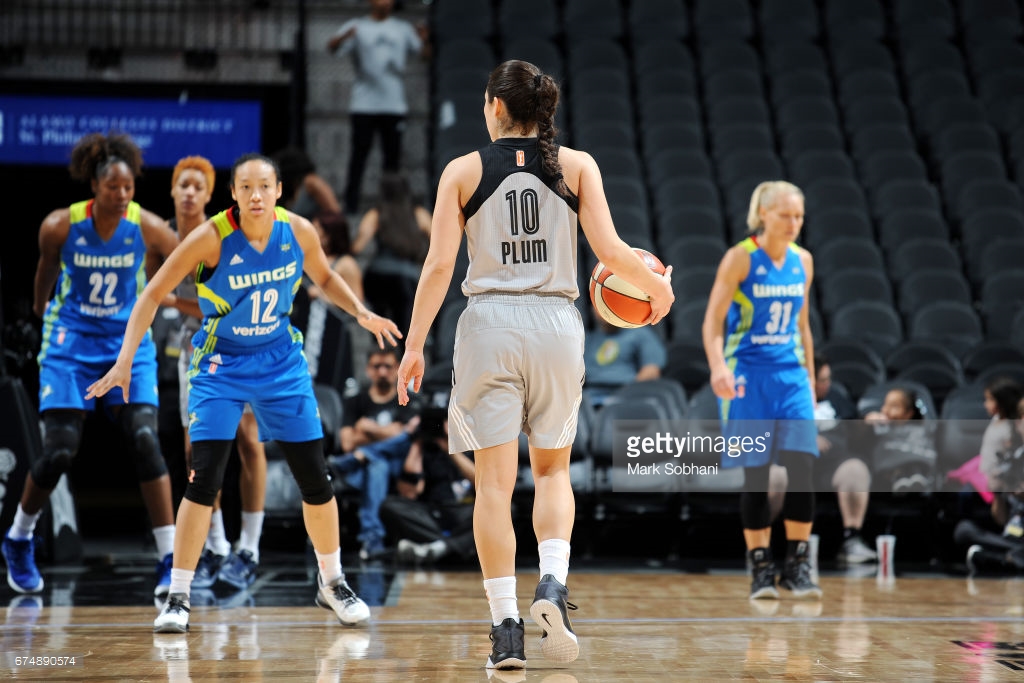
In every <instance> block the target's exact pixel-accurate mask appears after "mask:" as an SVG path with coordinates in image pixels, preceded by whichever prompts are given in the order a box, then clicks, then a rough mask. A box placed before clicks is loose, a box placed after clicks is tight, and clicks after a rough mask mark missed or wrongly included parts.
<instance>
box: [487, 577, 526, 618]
mask: <svg viewBox="0 0 1024 683" xmlns="http://www.w3.org/2000/svg"><path fill="white" fill-rule="evenodd" d="M484 592H486V593H487V604H488V605H490V607H491V623H492V624H493V625H494V626H497V625H498V624H500V623H501V622H503V621H505V620H506V619H508V618H509V617H511V618H512V619H515V620H516V621H519V604H518V603H517V602H516V577H514V576H502V577H499V578H497V579H484Z"/></svg>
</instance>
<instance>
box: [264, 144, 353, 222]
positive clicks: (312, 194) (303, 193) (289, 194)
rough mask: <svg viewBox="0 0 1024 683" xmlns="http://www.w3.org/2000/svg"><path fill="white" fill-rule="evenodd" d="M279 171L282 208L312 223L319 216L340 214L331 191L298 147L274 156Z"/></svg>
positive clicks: (286, 149)
mask: <svg viewBox="0 0 1024 683" xmlns="http://www.w3.org/2000/svg"><path fill="white" fill-rule="evenodd" d="M274 161H276V162H277V165H278V167H279V168H280V169H281V205H282V206H284V207H285V208H286V209H288V210H289V211H291V212H293V213H297V214H299V215H300V216H302V217H303V218H308V219H309V220H310V221H312V220H313V219H314V218H315V217H316V216H318V215H320V214H321V213H341V204H340V203H339V202H338V196H337V195H336V194H334V189H333V188H332V187H331V185H330V183H328V182H327V181H326V180H325V179H324V178H322V177H321V176H320V175H318V174H317V172H316V165H314V164H313V161H312V159H310V158H309V155H308V154H306V152H304V151H303V150H301V149H299V148H298V147H285V148H284V149H281V150H278V151H277V152H276V153H274Z"/></svg>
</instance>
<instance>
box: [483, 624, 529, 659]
mask: <svg viewBox="0 0 1024 683" xmlns="http://www.w3.org/2000/svg"><path fill="white" fill-rule="evenodd" d="M525 635H526V627H525V626H524V625H523V620H522V619H520V620H519V621H516V620H515V619H513V618H512V617H509V618H507V619H505V620H504V621H503V622H501V623H500V624H498V625H497V626H492V627H491V656H490V657H488V658H487V668H488V669H525V668H526V654H525V652H526V650H525V648H524V647H523V639H524V637H525Z"/></svg>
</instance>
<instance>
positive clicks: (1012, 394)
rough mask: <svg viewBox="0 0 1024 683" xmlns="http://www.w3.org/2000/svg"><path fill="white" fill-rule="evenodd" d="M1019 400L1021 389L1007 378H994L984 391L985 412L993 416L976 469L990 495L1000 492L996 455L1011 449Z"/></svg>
mask: <svg viewBox="0 0 1024 683" xmlns="http://www.w3.org/2000/svg"><path fill="white" fill-rule="evenodd" d="M1021 398H1024V389H1022V388H1021V386H1020V385H1019V384H1017V383H1016V382H1015V381H1013V380H1012V379H1009V378H1007V377H997V378H995V379H993V380H992V381H991V382H989V383H988V386H986V387H985V410H986V412H988V414H989V415H991V416H992V421H991V422H989V424H988V426H987V427H986V428H985V434H984V435H983V436H982V438H981V452H980V454H979V456H978V457H979V459H980V461H979V465H978V466H979V469H980V470H981V473H982V474H984V475H985V477H986V478H987V480H988V488H989V491H999V490H1000V482H999V480H998V479H999V477H998V469H999V454H1000V453H1003V452H1005V451H1007V450H1009V449H1010V444H1011V443H1012V441H1013V438H1014V420H1015V419H1016V418H1017V404H1018V403H1020V400H1021ZM993 514H995V512H994V511H993Z"/></svg>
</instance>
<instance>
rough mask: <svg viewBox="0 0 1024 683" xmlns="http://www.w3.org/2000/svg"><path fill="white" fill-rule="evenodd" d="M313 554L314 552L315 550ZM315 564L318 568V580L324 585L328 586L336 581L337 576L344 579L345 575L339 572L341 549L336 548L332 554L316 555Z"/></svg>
mask: <svg viewBox="0 0 1024 683" xmlns="http://www.w3.org/2000/svg"><path fill="white" fill-rule="evenodd" d="M313 552H316V551H315V550H314V551H313ZM316 563H317V566H318V567H320V579H321V580H322V581H323V582H324V585H325V586H327V585H329V584H330V583H331V582H332V581H334V580H335V579H337V578H338V577H339V576H340V577H341V578H345V573H344V572H343V571H341V548H336V549H335V550H334V551H333V552H329V553H324V554H323V555H321V554H320V553H316Z"/></svg>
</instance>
